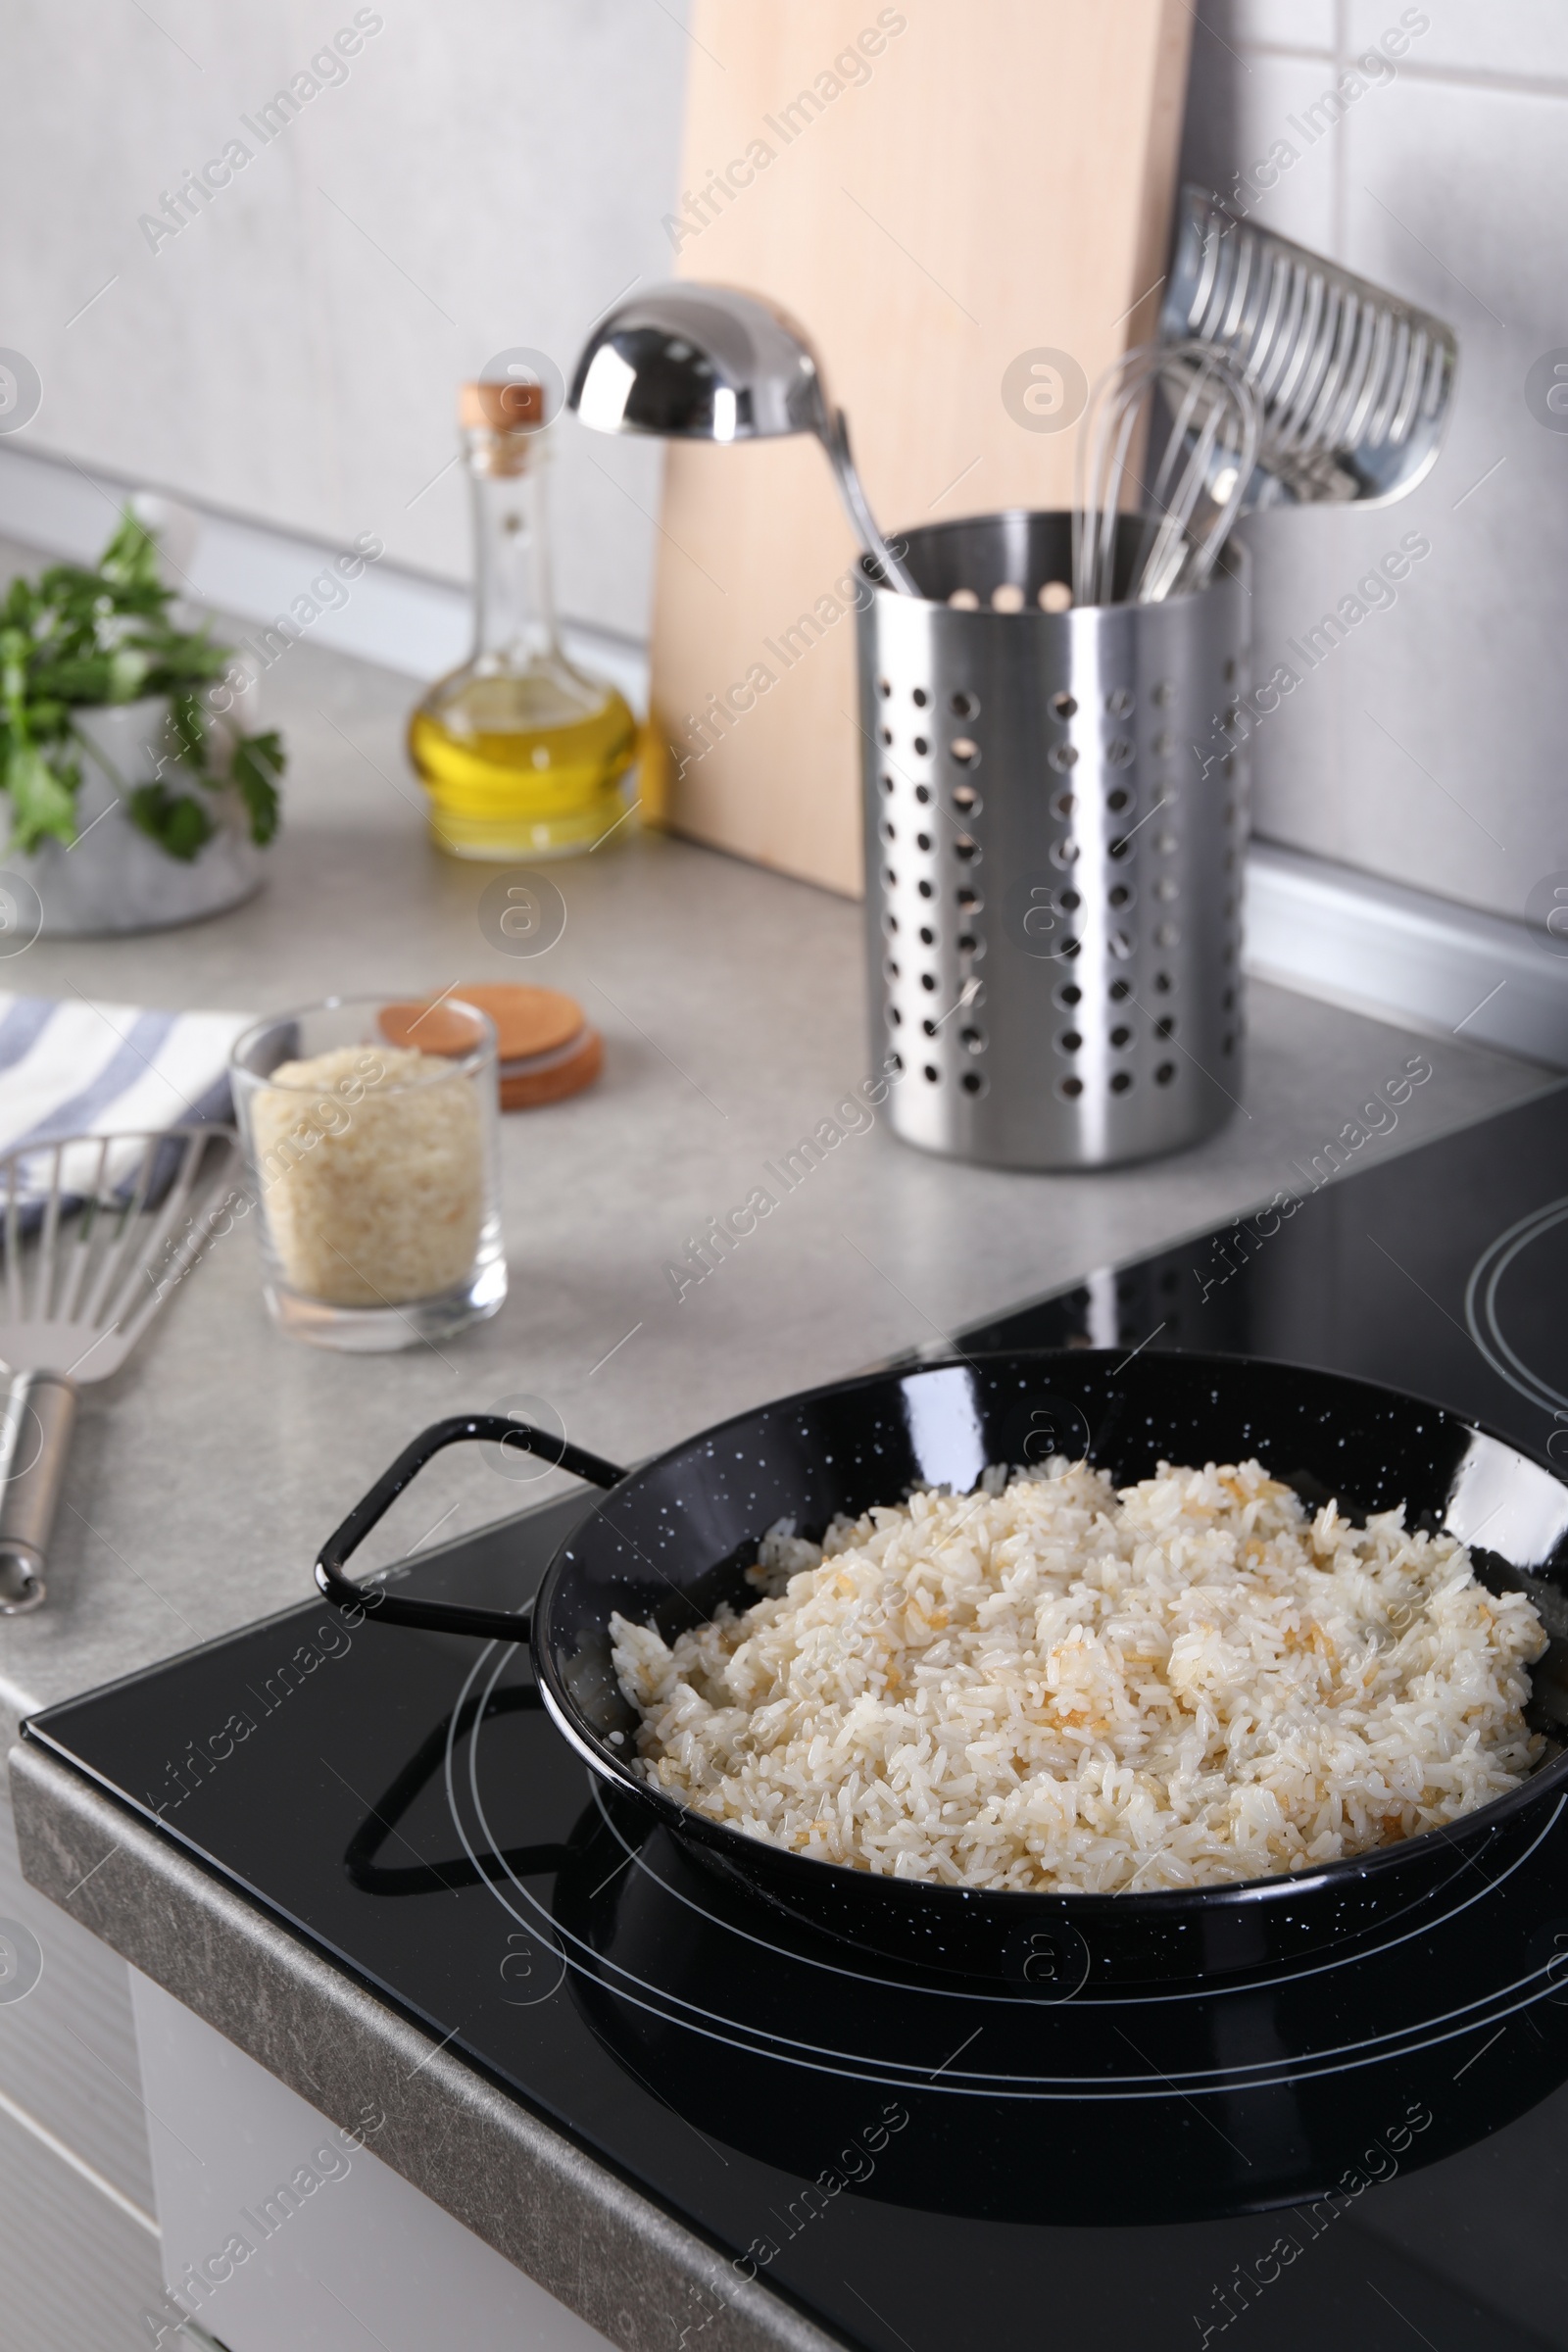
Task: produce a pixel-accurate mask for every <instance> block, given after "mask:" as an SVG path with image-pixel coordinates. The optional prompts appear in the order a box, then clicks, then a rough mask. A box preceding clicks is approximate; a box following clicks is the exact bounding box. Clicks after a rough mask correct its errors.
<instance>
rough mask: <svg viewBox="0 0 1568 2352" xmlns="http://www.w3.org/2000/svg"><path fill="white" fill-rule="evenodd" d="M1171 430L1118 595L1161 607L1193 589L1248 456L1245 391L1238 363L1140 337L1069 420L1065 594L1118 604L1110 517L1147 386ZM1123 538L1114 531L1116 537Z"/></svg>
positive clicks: (1244, 478) (1144, 424) (1148, 418)
mask: <svg viewBox="0 0 1568 2352" xmlns="http://www.w3.org/2000/svg"><path fill="white" fill-rule="evenodd" d="M1160 391H1163V392H1164V394H1165V398H1166V401H1167V404H1168V407H1169V410H1170V428H1169V431H1168V433H1167V435H1166V438H1165V445H1164V448H1163V450H1162V451H1161V453H1160V459H1159V464H1158V466H1157V469H1156V470H1155V472H1154V475H1153V478H1152V481H1150V482H1148V483H1147V484H1144V485H1143V488H1144V493H1145V497H1144V504H1145V507H1146V512H1147V515H1148V519H1147V522H1146V526H1145V529H1144V531H1143V533H1142V535H1141V537H1140V539H1139V542H1138V545H1137V547H1136V550H1135V552H1134V556H1133V560H1132V564H1131V568H1130V572H1129V574H1128V576H1127V579H1126V582H1125V585H1124V586H1123V588H1122V596H1121V600H1120V601H1122V602H1124V603H1127V604H1138V605H1152V604H1160V603H1162V602H1163V601H1164V599H1165V598H1166V597H1168V596H1172V595H1178V594H1180V595H1189V594H1193V593H1196V591H1197V590H1199V589H1201V587H1203V586H1204V585H1205V583H1206V581H1207V579H1208V577H1209V574H1210V572H1211V571H1212V570H1213V568H1214V564H1215V563H1216V561H1217V560H1218V557H1219V553H1220V550H1221V548H1222V547H1223V546H1224V544H1225V541H1226V539H1227V538H1228V536H1229V534H1230V530H1231V526H1232V525H1233V523H1234V522H1235V520H1236V517H1237V515H1239V514H1240V513H1241V511H1242V500H1243V495H1244V493H1245V491H1246V489H1247V486H1248V483H1249V482H1250V479H1251V475H1252V471H1253V467H1254V465H1255V463H1256V459H1257V448H1258V433H1259V415H1258V404H1257V400H1256V397H1255V396H1254V394H1253V391H1252V388H1251V385H1250V382H1249V381H1248V378H1247V376H1246V374H1245V373H1244V371H1243V369H1242V368H1241V367H1240V366H1239V365H1238V364H1237V362H1236V361H1235V360H1234V359H1232V357H1231V356H1230V354H1229V353H1228V352H1225V351H1221V350H1215V349H1212V348H1211V347H1210V346H1208V345H1206V344H1202V343H1197V342H1185V343H1178V344H1176V345H1174V346H1172V345H1165V344H1145V345H1140V346H1138V347H1137V348H1135V349H1134V350H1132V351H1129V352H1127V353H1125V354H1124V355H1123V357H1122V358H1121V359H1119V360H1117V361H1116V362H1115V364H1114V365H1113V366H1112V367H1111V368H1107V370H1106V372H1105V373H1104V375H1103V376H1102V377H1101V379H1100V381H1099V383H1098V384H1097V385H1096V387H1095V390H1094V393H1093V395H1092V396H1091V399H1090V404H1089V407H1088V410H1087V411H1086V413H1085V416H1084V418H1083V422H1082V423H1081V424H1080V426H1079V428H1078V463H1077V477H1078V496H1077V505H1076V508H1075V510H1074V514H1073V602H1074V603H1075V604H1078V605H1108V604H1111V603H1113V602H1115V601H1117V596H1116V592H1117V586H1118V582H1117V579H1116V570H1117V564H1116V553H1117V545H1118V531H1117V522H1118V519H1119V515H1120V510H1121V504H1122V492H1123V489H1124V487H1125V485H1126V481H1127V477H1128V473H1129V470H1130V469H1131V468H1134V467H1136V466H1138V465H1140V464H1142V463H1143V459H1144V453H1145V451H1146V449H1147V447H1148V442H1149V435H1150V429H1151V425H1152V412H1153V408H1154V402H1155V395H1156V393H1158V392H1160ZM1120 536H1121V540H1122V544H1123V546H1125V534H1121V535H1120Z"/></svg>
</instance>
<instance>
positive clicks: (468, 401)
mask: <svg viewBox="0 0 1568 2352" xmlns="http://www.w3.org/2000/svg"><path fill="white" fill-rule="evenodd" d="M544 420H545V388H544V386H543V384H539V383H531V384H530V383H520V382H517V381H515V380H510V381H508V382H506V383H495V382H488V383H468V384H463V385H461V386H460V387H459V391H458V422H459V423H460V424H461V425H462V426H463V428H464V430H465V431H466V432H477V431H483V430H484V429H485V428H486V427H488V429H489V430H490V431H491V432H493V433H516V432H524V433H526V432H534V431H537V429H538V427H539V426H540V425H542V424H543V422H544Z"/></svg>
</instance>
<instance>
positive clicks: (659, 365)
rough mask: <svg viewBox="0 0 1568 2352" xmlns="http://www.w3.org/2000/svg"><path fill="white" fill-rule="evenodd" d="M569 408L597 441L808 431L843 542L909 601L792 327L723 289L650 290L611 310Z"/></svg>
mask: <svg viewBox="0 0 1568 2352" xmlns="http://www.w3.org/2000/svg"><path fill="white" fill-rule="evenodd" d="M568 401H569V405H570V406H571V407H572V408H573V409H575V410H576V412H577V414H578V416H579V417H581V418H582V420H583V422H584V424H587V425H591V426H592V427H593V429H594V430H595V431H596V432H601V433H655V434H658V435H659V436H660V437H661V438H662V439H664V440H673V441H765V440H771V439H773V438H775V437H776V436H778V435H780V434H784V433H814V434H815V435H816V438H817V439H818V440H819V441H820V442H821V444H822V447H823V448H824V449H825V450H826V451H827V454H828V458H829V460H830V461H831V463H832V466H833V472H834V476H835V478H836V480H837V482H838V486H839V491H840V494H841V496H842V497H843V500H844V504H845V507H846V509H847V510H848V513H849V516H850V520H851V522H852V523H853V525H854V526H855V535H856V537H857V538H858V541H859V543H860V546H861V547H862V548H863V550H864V551H865V553H866V554H867V555H868V556H871V557H873V558H874V559H875V561H876V563H877V564H879V565H880V567H881V569H882V571H883V574H884V575H885V577H886V578H887V580H888V582H889V584H890V585H891V586H893V587H894V588H897V589H898V590H899V592H900V594H901V595H904V596H919V595H920V594H921V590H920V588H919V586H918V585H917V584H916V581H915V579H914V576H913V574H912V573H911V572H910V571H909V570H908V568H907V566H906V565H905V564H903V563H902V562H901V561H900V559H899V558H898V557H897V556H896V555H895V554H894V553H893V550H892V549H891V548H890V547H889V545H888V543H887V541H886V540H885V539H884V538H883V536H882V533H881V532H880V531H879V530H878V528H877V525H876V519H875V517H874V516H873V515H872V513H871V509H870V506H869V504H868V503H867V500H866V495H865V491H864V489H863V488H862V486H861V482H860V477H859V475H858V472H857V471H856V468H855V460H854V459H853V458H852V457H851V455H850V429H849V425H848V422H847V420H846V418H845V415H844V411H843V410H842V409H835V408H832V407H830V406H829V403H828V398H827V394H826V391H825V389H824V387H823V382H822V368H821V363H820V362H819V360H818V359H817V357H816V354H815V352H814V351H812V349H811V347H810V345H809V343H808V341H807V339H806V337H805V336H804V335H803V334H802V332H801V330H800V328H799V327H798V326H797V325H796V324H795V322H794V320H793V319H790V318H788V317H787V316H786V314H785V313H784V312H783V311H781V310H778V309H776V308H775V307H774V305H773V304H772V303H770V302H764V301H762V300H761V298H760V296H759V295H756V294H742V293H740V292H739V291H738V290H737V289H736V288H734V287H732V286H695V285H693V286H688V285H668V286H651V287H650V288H649V289H648V291H647V292H646V293H643V294H635V295H633V296H632V297H631V298H630V299H629V300H628V301H626V302H622V303H617V304H616V306H615V308H614V309H613V311H611V312H609V313H608V314H607V315H606V317H605V318H603V319H601V320H600V321H599V324H598V325H597V326H596V327H595V329H594V331H593V333H592V335H591V336H590V337H589V339H588V342H587V344H586V345H585V347H584V349H583V353H582V357H581V358H580V359H579V360H578V362H577V370H576V373H575V375H574V376H573V378H572V384H571V391H570V393H569V395H568Z"/></svg>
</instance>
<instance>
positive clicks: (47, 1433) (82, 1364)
mask: <svg viewBox="0 0 1568 2352" xmlns="http://www.w3.org/2000/svg"><path fill="white" fill-rule="evenodd" d="M237 1160H238V1138H237V1137H236V1136H235V1134H234V1131H233V1129H232V1128H231V1127H172V1128H169V1129H167V1130H164V1131H161V1132H158V1133H150V1132H146V1131H142V1130H136V1131H132V1132H128V1133H125V1134H120V1135H107V1136H77V1137H72V1138H68V1139H66V1140H64V1141H62V1142H60V1143H53V1144H41V1145H39V1144H34V1145H31V1146H25V1147H23V1148H21V1149H19V1150H17V1151H15V1152H8V1153H7V1154H6V1155H5V1156H4V1157H3V1158H0V1211H3V1223H0V1364H3V1367H4V1369H5V1370H7V1371H9V1372H10V1373H11V1375H12V1381H11V1391H10V1395H9V1397H7V1399H6V1404H5V1412H4V1418H3V1420H0V1615H5V1616H17V1615H19V1614H20V1613H21V1612H22V1611H23V1610H25V1609H35V1608H36V1607H37V1606H38V1604H39V1602H40V1601H41V1600H42V1599H43V1597H44V1592H45V1586H44V1567H45V1563H46V1559H47V1554H48V1547H49V1535H50V1530H51V1529H52V1527H53V1525H54V1516H55V1509H56V1506H57V1504H58V1502H59V1499H60V1492H61V1488H62V1486H63V1484H64V1481H65V1472H66V1461H67V1457H68V1455H69V1453H70V1449H71V1433H72V1429H73V1425H74V1422H75V1417H76V1390H77V1387H78V1386H79V1385H80V1384H81V1383H82V1382H84V1381H92V1380H107V1379H108V1378H109V1375H110V1374H111V1373H112V1372H118V1371H119V1369H120V1367H121V1365H122V1364H123V1362H124V1360H125V1358H126V1356H127V1355H128V1354H129V1353H130V1350H131V1349H132V1348H134V1347H135V1345H136V1342H137V1341H138V1340H139V1339H140V1338H141V1335H142V1333H143V1332H144V1331H145V1330H146V1328H147V1326H148V1324H149V1323H150V1322H151V1321H152V1319H153V1317H154V1315H155V1314H156V1313H157V1312H158V1309H159V1307H160V1306H161V1305H162V1304H163V1302H164V1300H165V1299H167V1298H168V1297H169V1295H170V1293H171V1291H172V1290H173V1289H174V1288H175V1286H176V1285H177V1284H178V1282H179V1281H180V1279H181V1277H182V1276H183V1275H184V1274H186V1273H187V1272H188V1271H189V1269H190V1267H191V1265H192V1264H193V1263H194V1262H195V1259H196V1257H197V1255H198V1253H199V1251H200V1250H201V1249H202V1247H203V1245H204V1243H205V1242H206V1241H207V1239H208V1237H209V1235H210V1234H211V1232H212V1230H213V1226H214V1224H215V1223H216V1222H217V1219H218V1218H219V1216H220V1215H221V1213H222V1212H223V1209H224V1208H225V1206H226V1205H227V1204H228V1201H229V1199H230V1193H229V1185H228V1181H227V1180H228V1178H229V1177H230V1176H231V1175H232V1173H233V1171H234V1169H235V1167H236V1165H237Z"/></svg>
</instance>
